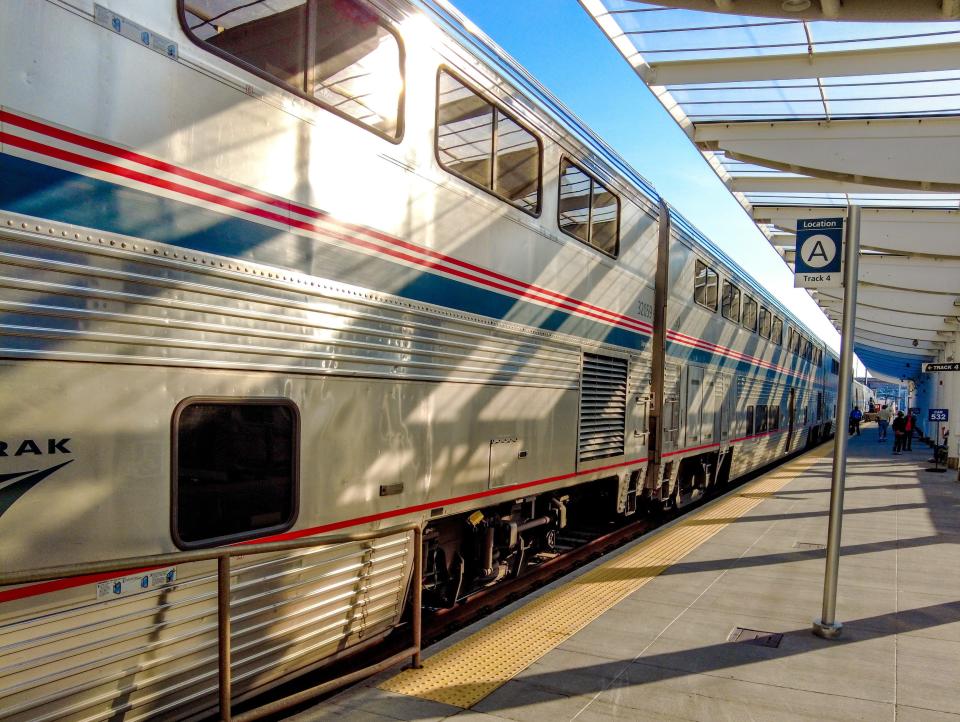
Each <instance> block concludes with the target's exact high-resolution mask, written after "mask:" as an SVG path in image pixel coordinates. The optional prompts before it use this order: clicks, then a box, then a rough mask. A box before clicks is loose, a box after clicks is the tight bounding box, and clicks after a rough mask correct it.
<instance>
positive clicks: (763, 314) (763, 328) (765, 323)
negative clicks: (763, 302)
mask: <svg viewBox="0 0 960 722" xmlns="http://www.w3.org/2000/svg"><path fill="white" fill-rule="evenodd" d="M772 318H773V317H772V316H771V315H770V312H769V311H768V310H767V309H766V308H764V307H763V306H761V307H760V335H761V336H763V337H764V338H770V327H771V326H772V325H773V324H772Z"/></svg>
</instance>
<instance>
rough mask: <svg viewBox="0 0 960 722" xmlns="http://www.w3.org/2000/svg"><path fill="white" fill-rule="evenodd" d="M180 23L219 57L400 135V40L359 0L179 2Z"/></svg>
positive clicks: (392, 137)
mask: <svg viewBox="0 0 960 722" xmlns="http://www.w3.org/2000/svg"><path fill="white" fill-rule="evenodd" d="M179 8H180V22H181V24H182V25H183V29H184V31H185V32H186V33H187V35H188V36H190V37H191V38H192V39H193V40H194V41H195V42H197V43H198V44H199V45H201V46H202V47H204V48H206V49H207V50H210V51H212V52H214V53H216V54H217V55H219V56H220V57H223V58H226V59H227V60H229V61H231V62H232V63H234V64H236V65H239V66H240V67H242V68H245V69H246V70H249V71H250V72H252V73H255V74H256V75H259V76H260V77H262V78H265V79H266V80H269V81H271V82H273V83H276V84H277V85H280V86H283V87H284V88H286V89H288V90H291V91H293V92H295V93H296V94H297V95H300V96H301V97H304V98H308V99H310V100H315V101H317V102H319V103H321V104H322V105H324V106H325V107H327V108H329V109H330V110H332V111H334V112H335V113H337V114H339V115H342V116H344V117H346V118H348V119H350V120H352V121H354V122H356V123H359V124H361V125H363V126H365V127H368V128H370V129H372V130H374V131H375V132H377V133H378V134H380V135H382V136H384V137H385V138H387V139H390V140H396V139H398V138H399V137H400V135H401V132H402V128H401V125H402V124H401V115H400V112H401V111H400V108H401V103H402V101H403V69H402V65H403V61H402V54H401V48H400V42H399V40H398V39H397V37H396V36H395V35H394V34H393V32H391V31H390V30H389V29H388V28H387V26H386V24H385V23H384V21H383V20H382V19H381V18H380V17H379V16H378V15H376V14H375V13H374V12H373V10H371V9H370V8H368V7H367V6H366V5H364V4H362V3H361V2H359V1H358V0H270V2H262V1H260V2H250V0H179Z"/></svg>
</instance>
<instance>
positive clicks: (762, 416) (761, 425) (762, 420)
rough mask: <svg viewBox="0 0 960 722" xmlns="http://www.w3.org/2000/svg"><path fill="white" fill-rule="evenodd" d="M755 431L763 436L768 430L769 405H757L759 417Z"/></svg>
mask: <svg viewBox="0 0 960 722" xmlns="http://www.w3.org/2000/svg"><path fill="white" fill-rule="evenodd" d="M754 427H755V428H754V431H755V432H756V433H758V434H762V433H763V432H764V431H766V430H767V405H766V404H757V417H756V424H754Z"/></svg>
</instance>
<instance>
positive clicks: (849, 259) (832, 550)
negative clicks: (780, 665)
mask: <svg viewBox="0 0 960 722" xmlns="http://www.w3.org/2000/svg"><path fill="white" fill-rule="evenodd" d="M845 241H846V244H845V245H846V250H845V255H844V263H845V264H846V265H845V268H844V269H843V290H844V293H843V325H842V327H841V328H842V330H841V332H840V381H839V383H840V389H839V391H838V393H837V434H836V436H835V441H834V447H833V479H832V482H831V485H830V526H829V532H828V534H827V566H826V570H825V572H824V575H823V610H822V612H821V615H820V619H816V620H814V622H813V633H814V634H816V635H817V636H820V637H823V638H824V639H834V638H836V637H838V636H840V630H841V629H843V625H842V624H840V623H839V622H837V621H836V618H835V617H836V610H837V572H838V570H839V567H840V527H841V525H842V523H843V482H844V475H845V472H846V466H847V441H848V440H849V438H850V430H849V428H848V427H849V419H850V411H851V408H850V381H851V370H852V368H853V335H854V332H855V331H856V309H857V280H858V272H859V266H860V207H859V206H850V208H849V211H848V213H847V233H846V239H845Z"/></svg>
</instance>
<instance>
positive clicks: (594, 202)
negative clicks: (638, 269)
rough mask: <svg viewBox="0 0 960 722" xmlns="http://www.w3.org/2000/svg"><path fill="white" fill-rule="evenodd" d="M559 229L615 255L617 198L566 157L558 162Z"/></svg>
mask: <svg viewBox="0 0 960 722" xmlns="http://www.w3.org/2000/svg"><path fill="white" fill-rule="evenodd" d="M558 223H559V224H560V230H561V231H563V232H564V233H567V234H569V235H571V236H573V237H574V238H576V239H578V240H581V241H583V242H584V243H588V244H590V245H591V246H593V247H594V248H596V249H597V250H600V251H603V252H604V253H606V254H607V255H608V256H613V257H614V258H615V257H616V256H617V253H618V251H619V234H620V199H619V198H618V197H617V196H616V195H615V194H613V193H611V192H610V191H609V190H607V188H606V187H605V186H604V185H603V184H602V183H600V182H599V181H598V180H597V179H596V178H594V177H593V176H591V175H589V174H588V173H586V172H584V171H583V170H582V169H581V168H579V167H577V166H576V165H574V164H573V163H571V162H570V161H569V160H567V159H566V158H564V159H563V161H561V163H560V210H559V217H558Z"/></svg>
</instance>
